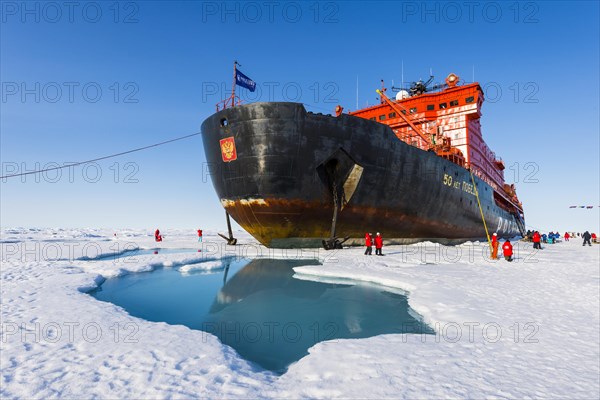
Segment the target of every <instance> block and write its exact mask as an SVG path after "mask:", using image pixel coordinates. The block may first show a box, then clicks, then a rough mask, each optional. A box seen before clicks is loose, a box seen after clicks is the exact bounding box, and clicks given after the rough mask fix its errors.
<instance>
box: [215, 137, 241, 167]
mask: <svg viewBox="0 0 600 400" xmlns="http://www.w3.org/2000/svg"><path fill="white" fill-rule="evenodd" d="M219 143H220V144H221V157H222V158H223V161H224V162H229V161H233V160H237V152H236V150H235V140H234V139H233V136H232V137H228V138H225V139H221V140H220V141H219Z"/></svg>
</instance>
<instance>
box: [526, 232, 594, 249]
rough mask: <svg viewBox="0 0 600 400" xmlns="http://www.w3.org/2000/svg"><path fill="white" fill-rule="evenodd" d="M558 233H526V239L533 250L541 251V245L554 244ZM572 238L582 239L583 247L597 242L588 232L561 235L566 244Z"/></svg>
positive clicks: (558, 235) (592, 234)
mask: <svg viewBox="0 0 600 400" xmlns="http://www.w3.org/2000/svg"><path fill="white" fill-rule="evenodd" d="M560 237H561V236H560V233H558V232H550V233H548V234H545V233H542V234H540V232H539V231H527V235H526V238H527V240H530V241H532V242H533V248H534V249H538V250H543V248H542V243H546V244H554V243H556V242H557V240H558V239H559V238H560ZM573 237H581V238H582V239H583V245H584V246H585V245H586V244H587V245H590V246H591V245H592V243H591V242H594V243H595V242H596V241H597V236H596V234H595V233H590V232H589V231H585V232H584V233H577V234H575V233H573V234H571V233H569V232H565V234H564V235H563V239H564V240H565V242H568V241H569V239H571V238H573Z"/></svg>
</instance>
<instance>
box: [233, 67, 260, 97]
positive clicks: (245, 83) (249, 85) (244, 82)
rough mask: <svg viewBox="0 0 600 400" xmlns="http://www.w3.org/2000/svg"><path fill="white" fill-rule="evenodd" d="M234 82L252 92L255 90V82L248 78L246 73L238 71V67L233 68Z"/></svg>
mask: <svg viewBox="0 0 600 400" xmlns="http://www.w3.org/2000/svg"><path fill="white" fill-rule="evenodd" d="M235 83H236V85H239V86H241V87H244V88H246V89H248V90H249V91H251V92H254V91H255V90H256V82H254V81H253V80H252V79H250V78H248V77H247V76H246V75H244V74H242V71H240V70H239V69H236V70H235Z"/></svg>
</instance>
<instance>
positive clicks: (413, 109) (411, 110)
mask: <svg viewBox="0 0 600 400" xmlns="http://www.w3.org/2000/svg"><path fill="white" fill-rule="evenodd" d="M409 111H410V113H411V114H414V113H416V112H417V107H413V108H411V109H410V110H409Z"/></svg>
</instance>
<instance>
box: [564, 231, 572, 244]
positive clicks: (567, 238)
mask: <svg viewBox="0 0 600 400" xmlns="http://www.w3.org/2000/svg"><path fill="white" fill-rule="evenodd" d="M570 237H571V235H569V232H565V235H564V238H565V242H568V241H569V238H570Z"/></svg>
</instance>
